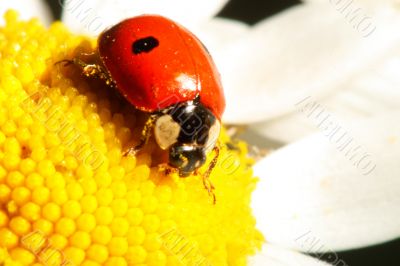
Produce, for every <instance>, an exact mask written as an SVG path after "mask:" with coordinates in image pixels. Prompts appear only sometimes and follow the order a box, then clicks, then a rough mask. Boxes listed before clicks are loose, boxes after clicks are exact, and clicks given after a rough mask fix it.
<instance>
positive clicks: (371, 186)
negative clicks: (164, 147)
mask: <svg viewBox="0 0 400 266" xmlns="http://www.w3.org/2000/svg"><path fill="white" fill-rule="evenodd" d="M226 2H227V1H225V0H217V1H181V0H171V1H157V0H135V1H127V0H113V1H112V0H109V1H108V0H106V1H98V0H85V1H84V0H66V1H64V2H62V3H60V4H61V5H62V7H63V14H62V21H63V23H65V24H66V25H67V27H68V28H69V29H71V30H72V31H74V32H76V33H82V34H85V35H89V36H97V35H98V34H99V33H100V32H101V31H102V30H104V29H105V28H107V27H109V26H110V25H113V24H115V23H116V22H118V21H120V20H122V19H124V18H127V17H132V16H135V15H138V14H143V13H157V14H161V15H164V16H167V17H170V18H172V19H174V20H176V21H178V22H180V23H181V24H183V25H185V27H187V28H189V29H190V30H191V31H193V32H194V33H195V34H196V35H198V36H199V38H200V39H201V40H202V41H203V42H204V43H205V44H206V46H207V47H208V48H209V50H210V52H211V54H212V56H213V58H214V60H215V62H216V64H217V66H218V68H219V71H220V72H221V77H222V81H223V84H224V89H225V93H226V101H227V109H226V112H225V114H224V117H223V122H224V123H225V124H229V125H236V126H241V127H244V128H245V132H244V133H243V135H242V137H243V138H244V139H247V140H248V142H249V143H250V144H252V145H255V146H257V147H258V148H259V149H268V150H269V152H268V154H267V155H265V156H263V157H262V158H260V159H259V160H258V161H257V162H256V164H255V166H254V174H255V176H257V177H259V181H258V183H257V186H256V188H255V191H254V192H253V194H252V196H251V207H252V212H253V215H254V217H255V220H256V227H257V228H258V229H259V230H260V231H261V233H262V235H263V236H264V238H265V242H264V243H263V245H262V248H261V250H259V251H257V253H256V254H255V255H252V256H250V257H248V258H247V261H243V264H245V263H246V262H248V264H249V265H310V266H312V265H328V263H325V262H321V261H319V260H317V259H315V258H312V257H309V256H307V255H304V254H303V252H305V253H314V252H318V253H324V252H335V251H343V250H349V249H354V248H359V247H365V246H369V245H373V244H378V243H382V242H385V241H388V240H392V239H396V238H398V237H399V236H400V220H399V219H398V217H399V216H400V207H399V206H400V178H399V174H400V165H399V164H398V158H399V156H400V126H399V124H398V118H399V115H400V93H399V90H398V89H397V88H398V87H399V85H400V80H399V78H398V74H397V70H398V69H399V67H400V58H399V48H398V44H399V42H400V37H399V36H398V35H396V34H394V33H395V32H396V31H397V29H398V28H399V26H400V16H399V8H398V3H397V2H396V1H392V0H388V1H384V2H379V3H378V2H376V1H372V0H360V1H357V2H355V1H319V0H309V1H303V2H302V4H300V5H297V6H295V7H292V8H290V9H287V10H285V11H284V12H281V13H279V14H277V15H275V16H273V17H270V18H267V19H265V20H263V21H260V22H258V23H257V24H255V25H253V26H248V25H246V24H243V23H241V22H239V21H234V20H229V19H223V18H217V17H215V15H216V14H217V13H218V11H219V10H220V9H221V8H222V7H223V6H224V5H225V4H226ZM8 8H15V9H17V10H19V11H20V13H21V16H22V17H23V18H29V17H31V16H37V17H40V18H41V20H42V21H43V22H44V23H50V22H51V19H50V16H49V13H50V12H49V10H48V8H47V6H46V5H45V4H44V3H43V2H41V1H39V0H29V1H18V0H15V1H13V2H9V3H7V4H5V3H3V4H2V6H0V12H1V13H3V12H4V11H5V10H6V9H8ZM68 45H70V44H68ZM23 77H24V75H22V78H23ZM226 138H228V137H227V136H226ZM10 145H11V144H10ZM242 152H243V151H242ZM240 156H242V157H243V156H244V155H243V154H241V155H240ZM242 157H241V158H242ZM242 159H243V158H242ZM245 160H246V159H243V160H242V161H241V162H242V163H244V162H245ZM43 167H44V170H43V171H45V173H46V169H47V168H46V167H45V166H43ZM82 171H84V170H82ZM146 171H147V170H146ZM83 175H84V174H83ZM247 178H248V180H246V182H249V183H251V182H252V181H250V180H251V177H249V176H248V177H247ZM246 184H247V183H246ZM221 185H222V184H221ZM248 192H249V193H250V191H248ZM246 195H247V194H246ZM248 196H249V195H248ZM55 208H57V207H55ZM67 213H68V211H67ZM68 215H74V214H73V213H72V214H71V213H68ZM204 215H207V214H204ZM246 217H247V218H246V219H249V220H251V217H250V216H246ZM249 220H246V221H245V222H248V221H249ZM232 222H233V223H234V224H235V225H236V224H237V226H239V225H240V221H238V222H234V221H232ZM67 225H68V222H66V226H67ZM223 226H225V225H221V227H223ZM43 227H44V226H43ZM246 228H247V229H248V230H249V231H250V233H249V232H243V235H244V236H240V235H235V236H232V238H241V237H243V238H245V236H246V237H249V239H250V238H251V237H250V236H248V235H246V233H249V234H250V235H251V234H253V235H252V236H254V237H253V238H251V239H252V240H254V241H255V239H256V237H255V234H256V233H255V231H252V229H251V228H250V227H246ZM44 231H45V230H44ZM180 234H181V232H179V235H180ZM184 235H185V232H182V236H183V237H184ZM77 239H78V240H81V239H85V236H83V234H82V235H81V236H77V237H76V239H75V240H76V241H77ZM257 239H258V240H260V239H261V238H257ZM119 240H120V239H119ZM115 241H117V242H118V240H115ZM121 241H122V240H121ZM204 241H206V240H204ZM83 242H84V241H83ZM117 242H116V243H115V245H114V246H113V247H118V246H121V245H122V244H121V245H120V243H119V242H118V243H117ZM122 242H123V241H122ZM82 245H83V244H82ZM255 246H257V245H256V244H254V246H253V248H254V247H255ZM215 248H218V247H215ZM115 249H117V248H115ZM250 249H251V248H250ZM250 249H249V250H247V251H246V255H249V254H251V253H252V251H253V250H250ZM99 250H100V249H99ZM232 250H234V249H231V251H232ZM115 252H116V254H118V250H115ZM135 252H139V253H140V252H141V251H138V250H135ZM208 252H210V251H208ZM237 252H238V253H240V250H237ZM68 253H69V254H72V255H71V256H72V257H79V256H84V255H81V253H80V252H78V251H76V250H75V249H69V251H68ZM78 253H79V254H78ZM139 253H135V254H139ZM11 255H12V254H11ZM17 255H18V254H17ZM158 255H159V254H158ZM154 256H155V258H154V261H156V259H157V257H156V255H154ZM159 256H162V255H159ZM229 256H232V254H228V255H227V256H226V257H224V258H212V259H213V261H216V262H217V264H218V265H219V264H221V265H226V264H230V262H229V259H228V258H229ZM139 257H140V256H139ZM78 261H79V260H78ZM82 261H83V259H82ZM104 261H105V260H104ZM113 263H117V260H115V261H113ZM330 264H331V265H346V264H345V262H343V261H342V260H340V258H337V257H336V258H333V259H332V260H331V261H330ZM115 265H117V264H115Z"/></svg>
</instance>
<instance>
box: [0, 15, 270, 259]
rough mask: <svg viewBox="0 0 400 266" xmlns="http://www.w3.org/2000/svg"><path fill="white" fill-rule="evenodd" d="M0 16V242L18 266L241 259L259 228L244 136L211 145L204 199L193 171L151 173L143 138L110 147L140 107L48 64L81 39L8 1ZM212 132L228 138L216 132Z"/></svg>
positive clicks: (67, 54)
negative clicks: (210, 181) (27, 16)
mask: <svg viewBox="0 0 400 266" xmlns="http://www.w3.org/2000/svg"><path fill="white" fill-rule="evenodd" d="M5 18H6V25H5V26H4V27H3V28H2V29H1V30H0V36H1V37H0V38H2V39H4V40H6V41H5V42H2V45H1V47H0V52H1V54H2V55H4V57H2V59H1V60H0V71H1V73H2V77H1V88H2V89H1V92H2V94H1V103H0V112H1V113H2V120H1V121H0V127H1V133H0V138H1V139H2V143H1V144H0V146H1V148H0V151H1V155H2V164H1V168H0V169H1V173H2V177H1V181H0V204H1V210H0V217H1V218H0V220H1V227H0V247H1V248H2V249H3V250H2V252H7V253H9V256H10V257H11V258H12V259H13V260H15V261H17V262H20V263H22V264H23V265H32V264H33V263H41V264H43V265H128V264H129V265H136V264H143V263H145V264H146V265H180V264H199V265H209V264H213V265H225V264H226V263H230V264H234V265H241V264H243V262H244V261H245V259H246V257H247V256H248V255H250V254H254V253H255V251H256V250H257V249H258V248H259V247H260V246H261V242H262V240H263V238H262V236H261V234H260V233H259V232H258V230H256V228H255V220H254V218H253V217H252V215H251V210H250V193H251V191H252V190H253V189H254V186H255V182H256V179H255V178H254V177H253V176H252V170H251V168H249V165H251V164H252V160H251V159H249V158H247V157H246V154H247V150H246V146H245V145H244V143H238V144H236V146H237V147H236V148H235V150H228V149H226V148H223V149H221V152H220V156H221V157H220V158H219V163H218V165H217V166H216V168H214V170H213V173H212V175H213V176H215V175H218V176H220V178H218V180H215V182H214V184H215V186H216V187H217V188H218V191H216V196H217V198H218V204H217V205H215V206H214V205H213V204H212V201H211V199H210V197H209V195H208V193H207V191H206V190H204V188H203V187H202V182H201V177H200V176H197V177H194V176H193V177H191V178H187V179H182V178H180V177H179V176H178V175H177V174H176V173H175V174H174V173H172V174H169V175H166V174H165V172H164V171H160V169H159V168H158V167H157V165H158V162H157V159H158V161H161V160H162V159H160V157H162V156H163V153H161V151H160V150H159V149H157V146H156V145H155V143H154V142H150V143H148V144H147V145H146V148H145V149H144V151H143V152H142V153H141V154H139V155H137V156H135V157H133V156H127V157H124V156H123V155H122V153H123V148H124V147H126V146H127V145H129V143H130V142H131V141H136V142H138V141H139V138H140V133H141V130H142V128H141V127H140V126H139V125H142V124H143V123H142V122H141V121H143V120H144V119H145V116H144V115H143V113H141V112H138V111H135V110H134V109H133V108H132V107H131V106H130V105H127V104H124V103H123V102H122V101H121V99H119V98H118V97H117V95H116V94H113V93H112V90H110V89H109V88H107V87H106V86H104V84H103V86H101V83H100V84H99V83H96V82H93V83H90V82H89V83H88V82H87V80H85V79H84V77H83V76H82V75H81V73H79V72H76V71H75V72H74V71H73V69H71V68H68V67H63V66H62V65H61V64H57V63H56V62H58V61H59V60H61V59H64V58H73V57H75V56H77V53H78V52H79V51H81V52H90V51H93V46H92V45H93V43H95V42H93V40H92V39H87V38H84V37H80V36H76V35H72V34H70V33H69V32H68V30H67V29H66V28H65V27H64V26H63V25H62V24H61V23H57V22H56V23H54V24H52V25H51V26H50V28H49V29H48V30H46V29H45V28H43V26H41V25H40V23H39V22H38V21H37V20H35V19H32V20H29V21H27V22H22V21H19V20H18V18H17V15H16V13H15V12H13V11H8V12H7V13H6V14H5ZM135 125H136V126H135ZM220 141H222V142H223V143H229V142H230V139H229V137H228V136H227V135H226V133H222V135H221V137H220ZM209 159H211V157H210V158H209ZM224 164H227V165H226V166H225V165H224ZM233 164H234V166H235V168H232V167H231V166H230V165H233ZM206 167H207V166H206ZM205 170H207V169H206V168H204V167H203V169H201V172H203V171H205ZM227 171H229V174H228V173H227ZM221 224H223V225H224V226H223V228H221V227H220V225H221ZM241 232H246V234H245V235H241V236H240V237H238V236H239V235H240V234H241ZM5 259H7V256H5Z"/></svg>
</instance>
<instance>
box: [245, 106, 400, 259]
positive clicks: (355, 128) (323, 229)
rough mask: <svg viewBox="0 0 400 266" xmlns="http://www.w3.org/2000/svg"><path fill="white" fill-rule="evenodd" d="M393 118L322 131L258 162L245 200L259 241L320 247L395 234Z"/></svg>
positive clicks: (399, 190) (396, 132)
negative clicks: (255, 182) (261, 238)
mask: <svg viewBox="0 0 400 266" xmlns="http://www.w3.org/2000/svg"><path fill="white" fill-rule="evenodd" d="M399 117H400V112H393V113H390V114H388V115H385V116H378V117H376V118H373V119H367V120H366V121H364V122H360V123H353V125H352V127H349V128H346V129H341V130H339V131H338V132H337V133H336V134H332V135H331V136H329V134H327V133H328V132H329V131H330V130H325V131H324V132H321V133H318V134H315V135H312V136H310V137H308V138H306V139H304V140H302V141H299V142H297V143H295V144H292V145H289V146H286V147H285V148H282V149H280V150H278V151H277V152H275V153H273V154H272V155H270V156H269V157H266V158H264V159H263V160H261V161H260V162H258V163H257V165H256V167H255V173H256V175H258V176H260V182H259V184H258V186H257V189H256V191H255V193H254V195H253V202H252V206H253V209H254V213H255V216H256V219H257V223H258V227H259V228H260V230H261V231H262V232H263V233H264V235H265V237H266V240H267V241H270V242H273V243H278V244H280V245H284V246H286V247H290V248H293V249H297V250H301V251H306V252H318V251H319V252H325V251H330V250H345V249H350V248H357V247H363V246H367V245H371V244H377V243H380V242H384V241H387V240H390V239H394V238H396V237H399V236H400V219H399V217H400V178H399V176H400V164H399V163H398V160H399V158H400V124H399V123H398V121H399ZM334 126H335V125H331V126H329V127H330V128H331V129H332V128H334ZM342 135H343V137H342V138H340V136H342ZM351 138H352V141H350V139H351ZM346 143H348V144H347V145H346ZM357 147H358V148H357Z"/></svg>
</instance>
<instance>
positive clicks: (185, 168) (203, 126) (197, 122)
mask: <svg viewBox="0 0 400 266" xmlns="http://www.w3.org/2000/svg"><path fill="white" fill-rule="evenodd" d="M219 132H220V122H219V120H218V119H216V118H215V116H214V115H213V114H212V112H210V111H209V110H208V109H207V108H206V107H204V105H202V104H201V103H200V101H199V100H198V99H196V100H193V101H187V102H182V103H178V104H176V105H173V106H171V107H169V108H166V109H164V110H163V111H162V114H161V115H160V117H159V118H158V119H157V121H156V124H155V128H154V133H155V134H154V135H155V139H156V141H157V143H158V145H159V146H160V148H161V149H164V150H167V149H168V150H169V164H170V165H171V166H172V167H174V168H177V169H179V173H180V176H182V177H183V176H188V175H190V174H191V173H193V172H194V171H195V170H196V169H198V168H199V167H201V166H202V165H203V164H204V163H205V161H206V155H207V153H208V152H209V151H211V150H212V149H213V148H214V146H215V143H216V141H217V139H218V136H219Z"/></svg>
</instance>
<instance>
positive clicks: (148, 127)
mask: <svg viewBox="0 0 400 266" xmlns="http://www.w3.org/2000/svg"><path fill="white" fill-rule="evenodd" d="M158 117H159V114H151V115H150V117H149V118H148V119H147V121H146V123H145V124H144V127H143V130H142V134H141V137H140V141H139V144H137V145H136V146H134V147H130V148H128V149H127V150H126V151H125V152H124V156H127V155H128V154H131V155H135V154H136V153H137V152H138V151H140V150H141V149H142V148H143V146H144V145H146V143H147V141H148V140H149V138H150V136H151V131H152V129H153V128H154V124H155V123H156V120H157V118H158Z"/></svg>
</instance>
